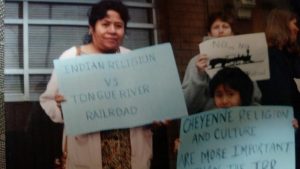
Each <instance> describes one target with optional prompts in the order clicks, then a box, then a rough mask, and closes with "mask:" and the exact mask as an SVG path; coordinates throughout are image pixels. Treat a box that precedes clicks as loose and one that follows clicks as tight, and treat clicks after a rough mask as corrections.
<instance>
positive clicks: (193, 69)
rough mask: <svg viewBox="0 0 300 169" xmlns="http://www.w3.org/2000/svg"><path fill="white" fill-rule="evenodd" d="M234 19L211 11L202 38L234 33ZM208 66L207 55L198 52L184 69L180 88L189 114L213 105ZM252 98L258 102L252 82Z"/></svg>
mask: <svg viewBox="0 0 300 169" xmlns="http://www.w3.org/2000/svg"><path fill="white" fill-rule="evenodd" d="M233 28H234V19H233V17H232V16H231V15H229V14H226V13H221V12H217V13H213V14H212V15H211V16H210V17H209V20H208V37H205V38H203V39H211V38H220V37H226V36H232V35H234V31H233ZM207 67H208V56H207V55H206V54H203V53H200V54H198V55H196V56H195V57H193V58H192V59H191V60H190V62H189V64H188V66H187V68H186V71H185V75H184V79H183V82H182V89H183V92H184V95H185V100H186V103H187V107H188V110H189V113H190V114H193V113H198V112H201V111H203V110H207V109H210V108H212V107H213V101H212V100H211V99H210V96H209V91H208V84H209V81H210V78H209V76H208V74H207V73H206V71H205V69H206V68H207ZM253 97H254V100H255V101H256V102H259V100H260V97H261V92H260V90H259V88H258V87H257V83H254V96H253Z"/></svg>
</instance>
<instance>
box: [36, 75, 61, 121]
mask: <svg viewBox="0 0 300 169" xmlns="http://www.w3.org/2000/svg"><path fill="white" fill-rule="evenodd" d="M57 94H59V93H58V84H57V77H56V74H55V72H53V73H52V75H51V78H50V81H49V82H48V85H47V89H46V90H45V92H44V93H42V95H41V96H40V104H41V106H42V108H43V109H44V111H45V113H46V114H47V115H48V116H49V117H50V119H51V120H52V121H54V122H56V123H63V116H62V112H61V110H60V107H59V106H58V104H57V102H56V100H55V96H56V95H57Z"/></svg>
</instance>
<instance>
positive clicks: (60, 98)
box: [54, 94, 65, 111]
mask: <svg viewBox="0 0 300 169" xmlns="http://www.w3.org/2000/svg"><path fill="white" fill-rule="evenodd" d="M54 100H55V101H56V104H57V106H58V107H59V109H60V111H61V103H62V102H64V101H65V98H64V96H63V95H61V94H56V95H55V96H54Z"/></svg>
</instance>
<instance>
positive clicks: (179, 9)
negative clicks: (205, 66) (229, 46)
mask: <svg viewBox="0 0 300 169" xmlns="http://www.w3.org/2000/svg"><path fill="white" fill-rule="evenodd" d="M212 1H216V2H212ZM224 2H225V1H224ZM224 2H223V1H222V0H158V1H156V6H157V22H158V24H157V26H158V37H159V42H160V43H162V42H170V43H171V44H172V47H173V51H174V55H175V59H176V63H177V66H178V71H179V75H180V78H181V79H182V78H183V75H184V71H185V68H186V66H187V64H188V62H189V60H190V59H191V58H192V57H193V56H194V55H196V54H197V53H199V47H198V44H199V43H200V42H201V40H202V37H203V36H205V35H206V34H207V31H206V23H207V16H208V13H211V12H214V11H218V10H221V9H222V8H223V4H224Z"/></svg>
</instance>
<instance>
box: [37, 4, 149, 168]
mask: <svg viewBox="0 0 300 169" xmlns="http://www.w3.org/2000/svg"><path fill="white" fill-rule="evenodd" d="M128 20H129V14H128V10H127V8H126V7H125V6H124V5H123V3H122V2H121V1H117V0H102V1H100V2H99V3H97V4H95V5H94V6H93V7H92V8H91V10H90V11H89V34H90V36H91V42H90V43H88V44H85V45H82V46H80V47H72V48H70V49H68V50H66V51H65V52H64V53H63V54H62V55H61V56H60V59H65V58H72V57H80V55H81V54H96V53H118V52H121V53H122V52H127V51H128V49H125V48H123V47H121V46H120V45H121V43H122V40H123V38H124V35H125V29H126V25H127V22H128ZM74 85H76V84H74ZM62 101H64V97H63V96H62V95H61V94H60V93H59V89H58V82H57V76H56V74H55V73H53V74H52V76H51V79H50V81H49V83H48V85H47V89H46V91H45V92H44V93H43V94H42V95H41V96H40V104H41V106H42V107H43V109H44V110H45V112H46V113H47V115H48V116H49V117H50V118H51V119H52V120H53V121H54V122H58V123H63V122H64V119H63V116H62V110H61V108H60V103H61V102H62ZM64 138H65V139H64V143H63V145H64V151H66V152H67V160H66V168H67V169H79V168H89V169H110V168H122V169H149V168H150V160H151V158H152V132H151V130H150V129H149V128H144V127H137V128H131V129H122V130H111V131H102V132H96V133H89V134H84V135H77V136H69V135H68V136H65V137H64Z"/></svg>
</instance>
